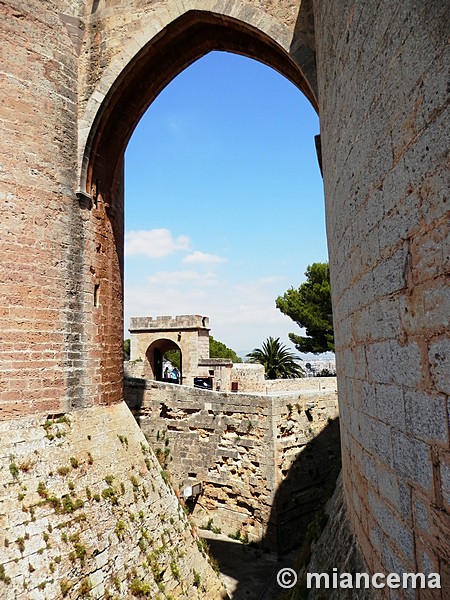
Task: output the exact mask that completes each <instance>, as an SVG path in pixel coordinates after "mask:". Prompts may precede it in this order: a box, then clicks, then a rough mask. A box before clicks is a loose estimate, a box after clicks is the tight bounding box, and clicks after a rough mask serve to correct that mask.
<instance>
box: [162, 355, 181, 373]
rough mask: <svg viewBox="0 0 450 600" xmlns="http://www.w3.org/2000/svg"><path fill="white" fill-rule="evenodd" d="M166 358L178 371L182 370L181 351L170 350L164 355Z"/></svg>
mask: <svg viewBox="0 0 450 600" xmlns="http://www.w3.org/2000/svg"><path fill="white" fill-rule="evenodd" d="M164 358H165V359H166V360H168V361H169V362H170V363H172V365H173V366H174V367H176V368H177V369H178V370H180V369H181V353H180V351H179V350H168V351H167V352H166V353H165V354H164Z"/></svg>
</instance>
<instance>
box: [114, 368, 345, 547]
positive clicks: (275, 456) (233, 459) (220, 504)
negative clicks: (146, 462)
mask: <svg viewBox="0 0 450 600" xmlns="http://www.w3.org/2000/svg"><path fill="white" fill-rule="evenodd" d="M299 381H300V383H301V385H302V387H301V388H299V389H298V390H297V391H296V392H294V391H291V392H290V393H283V394H281V393H279V392H278V393H275V394H269V395H268V394H261V393H260V394H244V393H239V394H234V393H230V392H228V393H217V392H215V391H206V390H200V389H195V388H189V387H186V386H177V385H170V384H165V383H161V382H156V381H148V380H142V379H131V378H130V379H126V380H125V399H126V402H127V404H128V405H129V407H130V408H131V410H132V412H133V414H134V415H135V417H136V419H137V421H138V423H139V425H140V427H141V429H142V430H143V432H144V434H145V435H146V437H147V439H148V441H149V442H150V444H151V446H152V447H153V449H154V451H155V452H156V453H157V456H159V457H160V459H161V460H162V462H163V463H167V465H168V469H169V470H170V473H171V476H172V483H173V485H174V487H175V488H180V489H181V490H182V489H184V488H185V487H187V486H191V485H192V484H194V483H199V482H200V483H201V484H202V488H203V493H202V495H201V496H200V497H199V498H198V499H197V500H198V501H197V504H196V506H195V510H194V513H193V514H194V517H195V518H196V519H197V521H198V522H199V523H200V524H201V523H202V522H203V523H206V522H207V521H208V520H209V518H213V520H214V523H215V525H216V526H220V527H221V528H222V530H223V531H224V532H225V533H235V532H236V531H237V530H241V531H242V533H243V534H245V533H247V534H248V535H249V538H250V539H252V540H263V545H264V546H265V547H267V548H270V549H272V550H278V551H285V550H286V549H288V548H289V547H290V546H291V545H295V544H296V543H299V542H300V541H301V539H302V536H303V534H304V531H305V527H306V525H307V523H308V522H309V520H310V519H311V517H312V515H313V514H314V511H315V510H316V509H317V506H318V504H319V502H320V498H322V497H323V494H324V488H326V486H327V484H328V482H329V479H330V476H333V475H335V474H336V473H337V469H338V467H339V459H340V451H339V431H338V429H339V428H338V425H337V417H338V403H337V392H336V379H335V378H327V379H326V383H327V385H328V386H329V387H328V388H327V389H323V390H319V389H318V387H316V388H315V389H309V390H308V389H305V386H304V382H305V381H309V382H312V383H315V384H316V385H317V386H318V383H320V382H318V381H316V380H311V379H309V380H299ZM324 381H325V380H324V379H322V380H321V382H322V383H323V382H324Z"/></svg>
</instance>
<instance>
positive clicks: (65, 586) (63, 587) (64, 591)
mask: <svg viewBox="0 0 450 600" xmlns="http://www.w3.org/2000/svg"><path fill="white" fill-rule="evenodd" d="M59 585H60V587H61V593H62V595H63V596H67V594H68V593H69V591H70V588H71V585H70V583H69V582H68V581H67V579H63V580H62V581H61V582H60V584H59Z"/></svg>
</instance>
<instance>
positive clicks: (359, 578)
mask: <svg viewBox="0 0 450 600" xmlns="http://www.w3.org/2000/svg"><path fill="white" fill-rule="evenodd" d="M306 587H307V588H308V589H312V588H316V589H319V588H321V587H322V588H324V589H339V588H341V589H344V588H350V589H353V588H354V589H357V590H359V589H368V588H370V587H374V588H384V587H388V588H393V589H396V588H403V589H405V590H407V589H413V590H414V589H416V588H433V589H441V576H440V575H439V574H438V573H428V574H426V575H425V573H402V574H399V573H389V574H388V575H385V574H384V573H374V574H373V575H369V574H368V573H340V574H339V573H338V572H337V569H336V567H335V568H334V569H333V572H332V574H331V575H330V574H329V573H307V574H306Z"/></svg>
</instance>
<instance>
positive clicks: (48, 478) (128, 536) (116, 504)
mask: <svg viewBox="0 0 450 600" xmlns="http://www.w3.org/2000/svg"><path fill="white" fill-rule="evenodd" d="M0 439H1V440H2V448H1V463H0V524H1V527H0V548H1V550H0V596H1V597H2V598H4V599H5V600H9V599H11V600H12V599H13V598H23V599H24V600H25V599H29V598H36V599H37V598H52V599H54V600H56V599H59V598H63V597H64V598H80V597H86V596H87V595H89V597H90V598H108V597H121V598H129V597H135V596H139V593H138V592H141V595H142V593H143V592H144V591H145V592H146V595H147V596H146V597H152V598H155V599H156V598H161V599H162V598H166V597H167V594H171V595H172V597H175V598H189V599H190V598H205V597H209V598H222V597H224V598H225V597H227V596H226V594H225V593H224V590H223V588H222V586H221V584H220V582H219V581H218V579H217V576H216V574H215V573H214V571H213V570H212V568H211V567H210V565H209V563H208V562H207V560H206V559H205V557H204V556H203V554H202V552H201V551H200V549H199V548H198V547H197V541H198V538H197V536H196V533H195V531H193V529H192V525H191V524H190V523H189V521H188V520H187V517H186V516H185V514H184V512H183V510H182V508H181V506H180V504H179V502H178V499H177V498H176V496H175V494H174V492H173V490H172V488H171V487H170V485H168V484H167V483H165V482H164V480H163V477H162V475H161V467H160V465H159V463H158V461H157V460H156V458H155V456H154V454H153V452H152V451H151V449H150V448H149V446H148V444H147V441H146V439H145V437H144V436H143V434H142V432H141V431H140V430H139V428H137V427H136V423H135V421H134V419H133V417H132V416H131V414H130V412H129V410H128V408H127V407H126V405H124V404H119V405H115V406H111V407H109V408H107V409H103V408H99V407H97V408H89V409H84V410H81V411H77V412H73V413H71V414H70V415H69V414H65V415H55V416H50V417H47V416H46V415H40V416H35V417H27V418H26V419H23V420H20V421H16V426H15V428H14V430H13V431H12V430H11V428H10V427H9V425H8V422H3V423H1V424H0ZM195 573H198V578H196V576H195ZM196 581H197V582H199V583H198V585H197V584H196ZM163 592H164V593H163ZM149 595H150V596H149Z"/></svg>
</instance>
